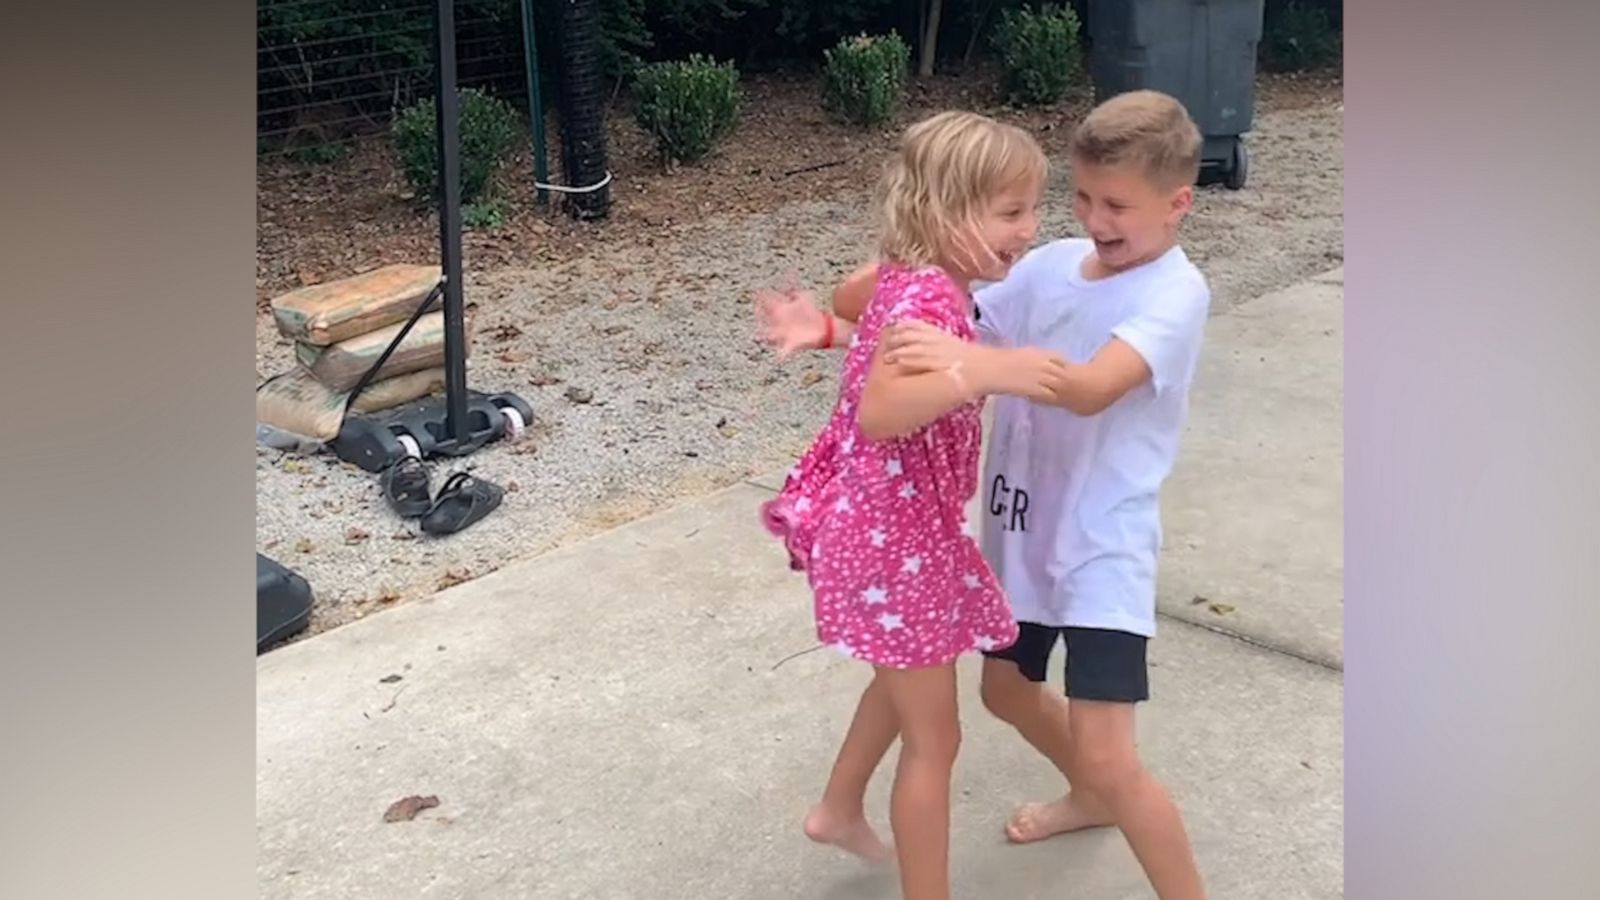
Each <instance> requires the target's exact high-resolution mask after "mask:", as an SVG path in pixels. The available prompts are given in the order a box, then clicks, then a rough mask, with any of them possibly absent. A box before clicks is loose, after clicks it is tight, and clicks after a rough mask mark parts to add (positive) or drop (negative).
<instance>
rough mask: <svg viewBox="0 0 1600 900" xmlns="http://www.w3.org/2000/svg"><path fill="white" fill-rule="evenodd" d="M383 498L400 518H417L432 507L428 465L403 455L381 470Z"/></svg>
mask: <svg viewBox="0 0 1600 900" xmlns="http://www.w3.org/2000/svg"><path fill="white" fill-rule="evenodd" d="M382 481H383V498H384V499H385V500H388V501H389V508H390V509H393V510H394V511H395V513H397V514H398V515H399V516H400V517H401V518H402V519H419V518H421V517H423V516H425V515H427V514H428V510H430V509H432V508H433V499H432V494H433V489H432V487H431V486H430V485H429V484H428V467H427V466H426V465H424V464H423V462H422V460H420V459H418V458H416V457H415V456H403V457H401V458H400V459H398V460H396V461H395V462H394V464H393V465H391V466H389V468H387V469H384V470H383V478H382Z"/></svg>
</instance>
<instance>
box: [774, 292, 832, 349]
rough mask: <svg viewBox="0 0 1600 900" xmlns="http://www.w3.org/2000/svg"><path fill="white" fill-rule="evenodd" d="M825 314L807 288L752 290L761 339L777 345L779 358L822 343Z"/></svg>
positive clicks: (824, 333) (825, 331)
mask: <svg viewBox="0 0 1600 900" xmlns="http://www.w3.org/2000/svg"><path fill="white" fill-rule="evenodd" d="M827 315H828V314H827V313H826V312H824V311H823V310H822V308H821V307H819V306H817V301H816V297H815V296H814V295H813V294H812V293H811V292H810V291H801V290H788V291H774V290H771V289H767V288H763V289H761V290H758V291H756V323H757V325H758V326H759V328H760V334H761V340H762V341H763V342H765V343H767V344H769V345H771V346H773V347H776V348H777V350H778V358H779V359H787V358H788V357H790V356H792V355H793V354H794V353H796V352H798V351H800V350H811V349H815V348H817V347H820V346H822V341H823V338H824V336H825V335H826V334H827V322H826V316H827Z"/></svg>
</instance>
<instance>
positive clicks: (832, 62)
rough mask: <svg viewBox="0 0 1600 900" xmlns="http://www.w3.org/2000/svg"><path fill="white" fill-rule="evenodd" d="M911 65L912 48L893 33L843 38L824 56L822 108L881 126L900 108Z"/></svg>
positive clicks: (857, 120)
mask: <svg viewBox="0 0 1600 900" xmlns="http://www.w3.org/2000/svg"><path fill="white" fill-rule="evenodd" d="M910 64H911V48H910V47H907V46H906V42H905V41H904V40H901V38H900V35H898V34H895V33H894V32H890V33H888V34H886V35H881V36H876V37H869V36H868V35H865V34H862V35H858V36H856V37H849V38H844V39H843V40H841V41H839V43H838V44H837V45H836V46H834V47H833V48H832V49H830V50H827V51H824V53H823V66H822V106H823V108H824V109H826V110H828V112H830V113H832V114H834V115H835V116H838V117H839V118H840V119H843V120H844V121H846V122H851V123H854V124H856V125H864V126H867V127H869V128H872V127H876V126H878V125H882V124H883V123H885V122H887V121H889V118H890V117H891V116H893V115H894V112H895V110H896V109H898V108H899V107H900V100H901V97H902V96H903V95H904V93H905V83H906V69H907V67H908V66H910Z"/></svg>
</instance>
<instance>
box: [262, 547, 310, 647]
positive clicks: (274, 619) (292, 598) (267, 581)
mask: <svg viewBox="0 0 1600 900" xmlns="http://www.w3.org/2000/svg"><path fill="white" fill-rule="evenodd" d="M311 601H312V596H311V585H309V584H307V583H306V580H305V578H304V577H302V576H301V575H300V573H299V572H295V571H293V570H292V569H289V568H288V567H286V566H284V565H283V564H282V563H279V562H278V561H277V560H274V559H269V558H267V557H265V556H262V555H261V554H260V553H257V554H256V652H257V653H260V652H262V651H263V650H266V649H267V648H269V647H271V646H273V645H274V644H277V643H278V642H280V641H283V640H284V639H286V638H290V637H293V636H295V635H296V634H299V633H300V632H302V631H304V630H305V629H306V626H307V625H309V624H310V623H311Z"/></svg>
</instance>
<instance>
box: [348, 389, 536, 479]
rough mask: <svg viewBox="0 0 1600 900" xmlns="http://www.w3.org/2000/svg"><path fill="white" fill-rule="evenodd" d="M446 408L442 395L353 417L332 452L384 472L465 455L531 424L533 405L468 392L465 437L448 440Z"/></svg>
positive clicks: (513, 396) (513, 397)
mask: <svg viewBox="0 0 1600 900" xmlns="http://www.w3.org/2000/svg"><path fill="white" fill-rule="evenodd" d="M448 406H449V404H448V403H447V402H446V397H445V396H443V395H437V396H433V397H426V398H424V399H422V400H418V401H415V402H413V403H407V404H404V405H402V406H397V407H394V408H393V409H386V410H383V411H381V412H376V413H370V414H367V415H355V414H352V415H350V416H347V417H346V418H345V420H344V426H343V427H342V428H340V429H339V436H338V437H336V438H334V439H333V441H332V443H331V444H330V445H329V446H330V449H332V450H333V452H334V454H335V455H336V456H338V457H339V458H340V459H342V460H344V461H345V462H347V463H352V464H354V465H357V466H360V467H361V468H362V469H365V470H366V471H368V472H382V471H383V470H384V469H387V468H388V467H389V466H391V465H393V464H395V463H396V462H398V461H400V460H401V459H402V458H404V457H406V456H417V457H420V458H423V459H427V458H430V457H439V456H466V455H467V454H469V453H472V452H474V451H476V450H478V449H480V448H482V447H483V446H484V445H486V444H490V443H492V442H494V441H497V440H500V439H502V438H506V437H515V436H516V435H517V434H519V433H521V431H522V429H524V428H526V427H527V426H529V425H531V424H533V407H532V406H530V405H529V404H528V402H527V401H526V400H523V399H522V398H521V397H519V396H517V395H516V394H510V393H502V394H483V393H479V392H478V391H468V392H467V418H466V423H465V424H466V428H465V431H466V433H465V434H463V435H460V436H458V437H455V438H452V437H451V436H450V434H449V425H448V417H449V413H448Z"/></svg>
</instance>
